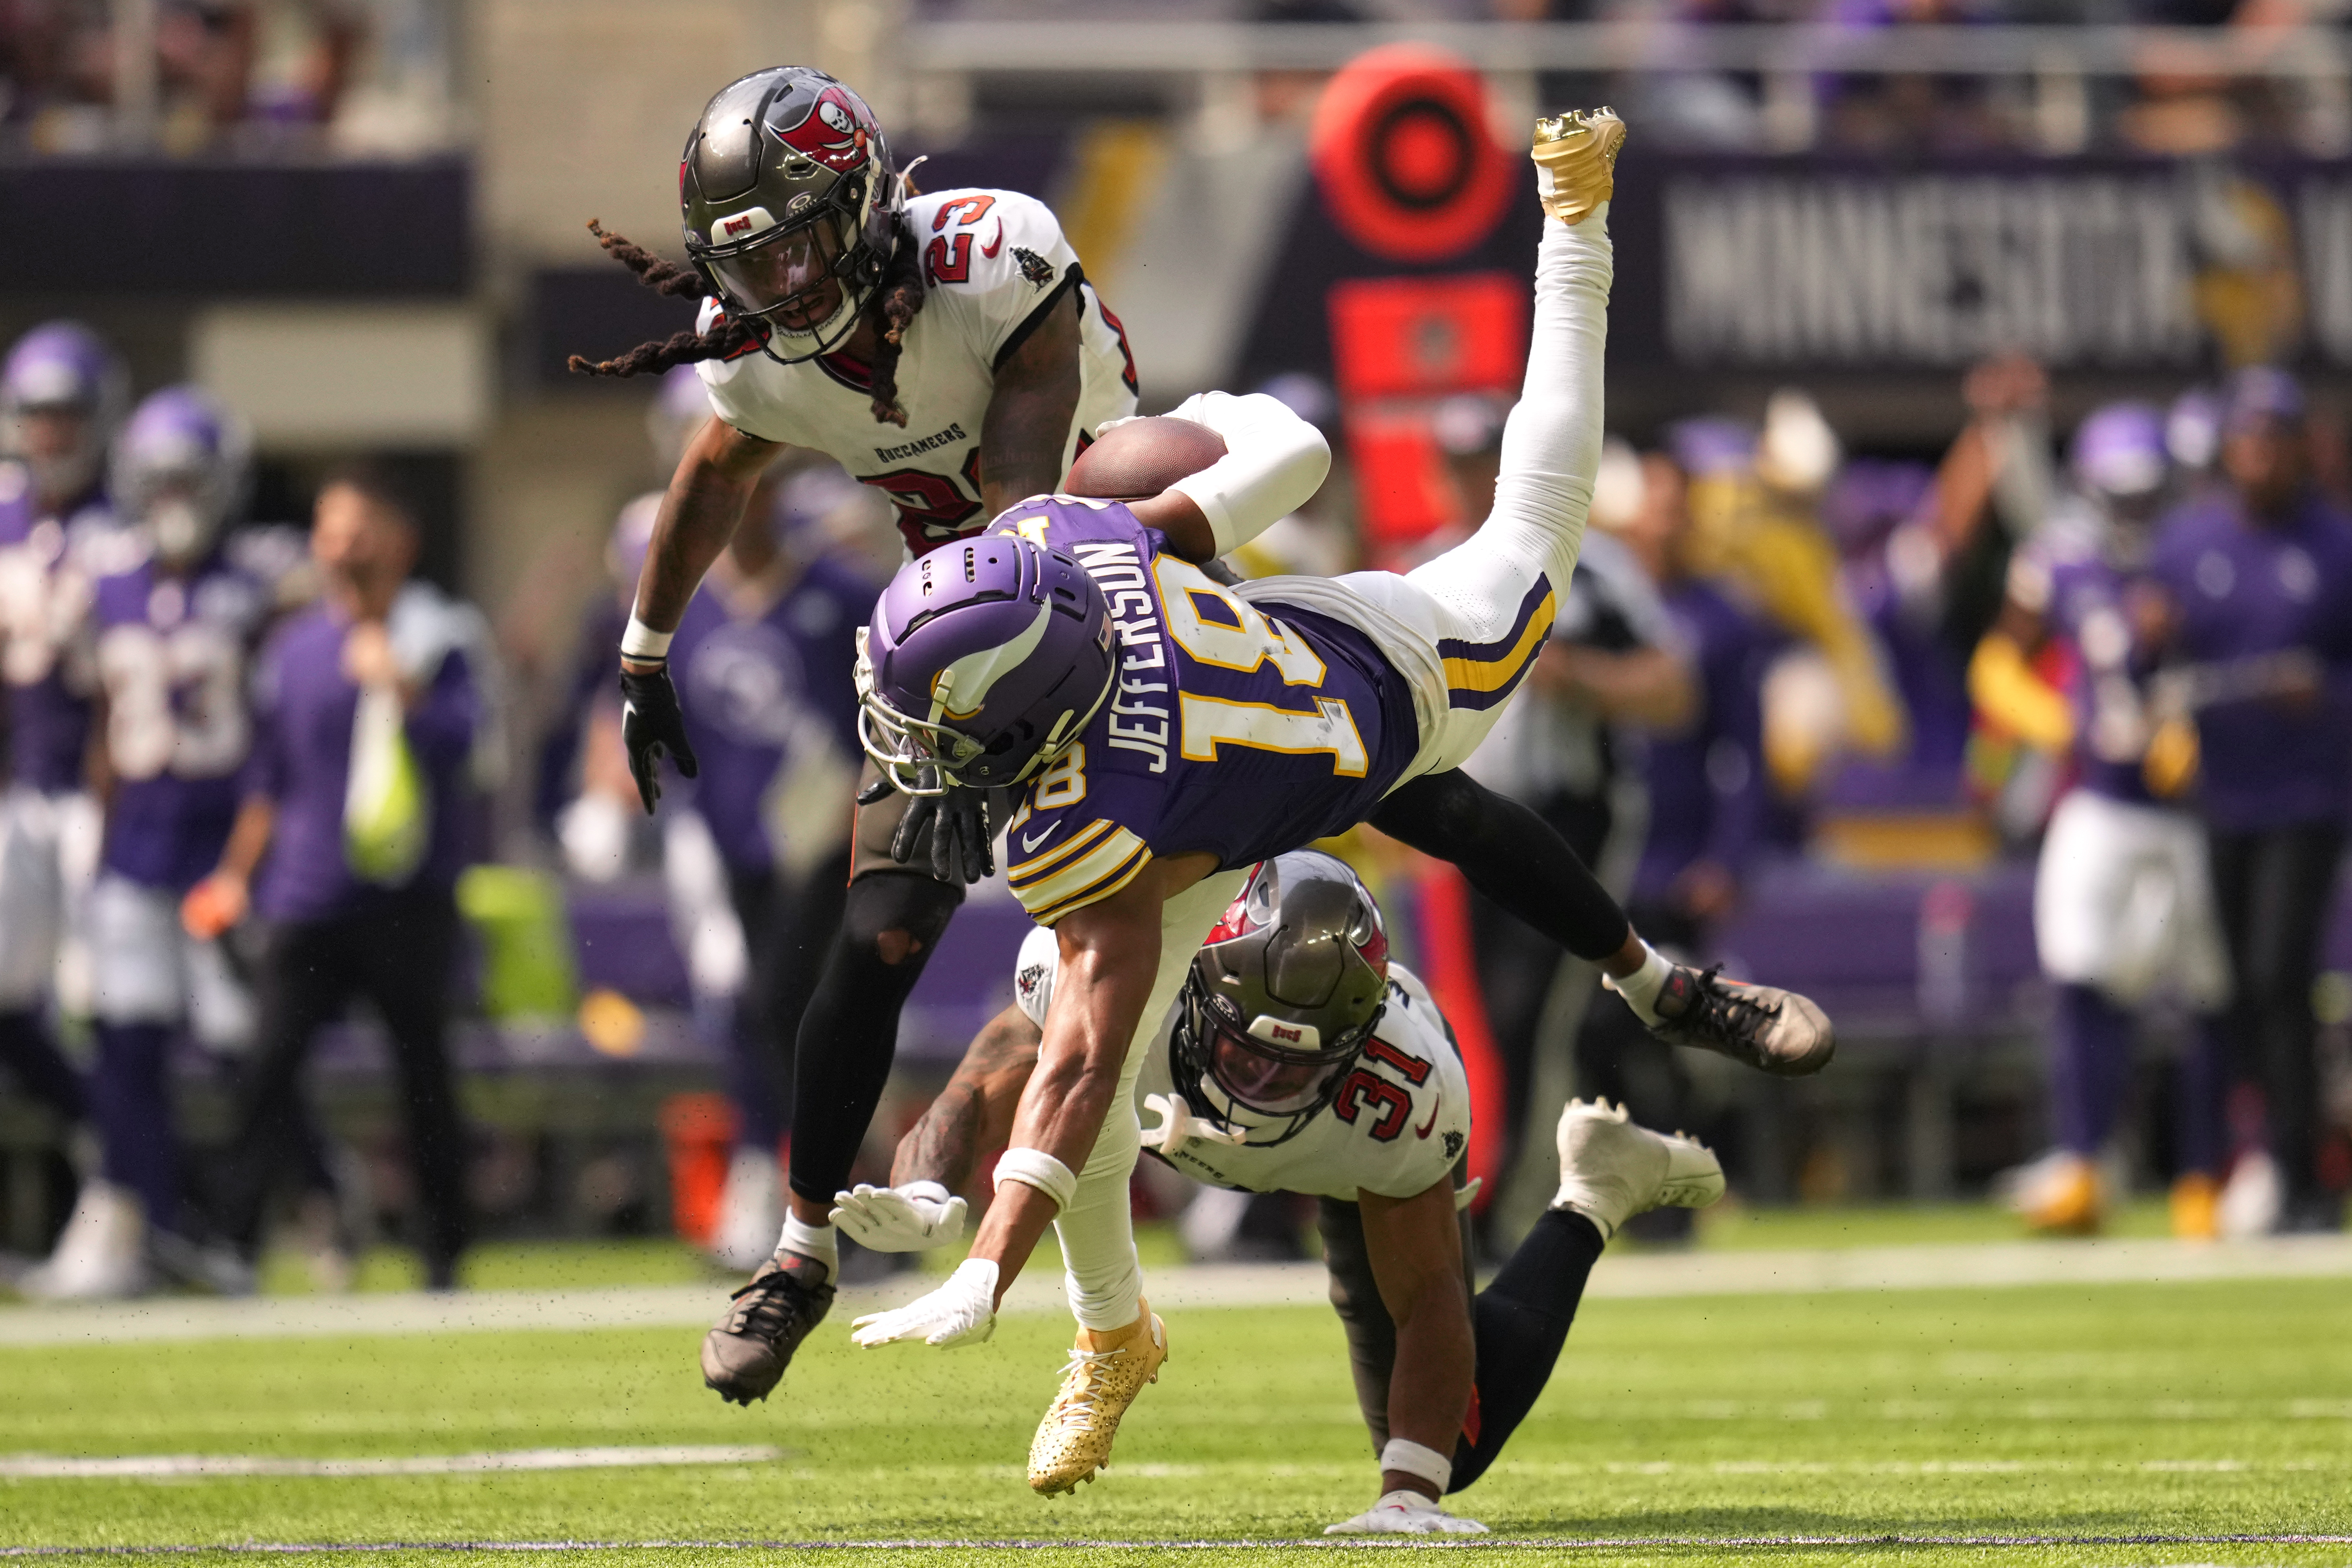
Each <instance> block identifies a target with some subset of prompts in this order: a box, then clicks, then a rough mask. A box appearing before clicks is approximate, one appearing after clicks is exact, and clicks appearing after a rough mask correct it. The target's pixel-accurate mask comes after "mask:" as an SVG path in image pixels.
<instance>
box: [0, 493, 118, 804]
mask: <svg viewBox="0 0 2352 1568" xmlns="http://www.w3.org/2000/svg"><path fill="white" fill-rule="evenodd" d="M115 531H116V529H115V525H114V519H113V515H112V514H111V513H110V512H109V511H108V510H106V508H105V507H104V505H103V504H101V503H100V502H97V501H94V500H93V501H89V502H87V503H85V504H83V505H81V506H79V507H78V508H76V509H75V510H73V511H72V513H71V514H70V515H69V516H68V517H64V518H58V517H54V516H47V515H44V514H43V513H42V512H41V511H40V510H39V508H38V505H37V502H36V500H35V499H34V495H33V487H32V483H31V481H30V479H28V478H27V477H26V473H25V470H24V468H22V467H20V466H19V465H17V464H15V463H5V464H0V678H5V680H6V682H7V695H6V699H5V710H6V723H7V749H6V750H7V761H8V777H9V779H10V780H11V782H13V783H16V784H26V785H29V786H31V787H32V788H34V789H37V790H42V791H46V792H48V793H51V794H56V793H59V792H62V791H67V790H76V789H79V788H81V787H82V765H83V759H84V757H85V755H86V753H87V751H88V748H89V720H90V709H91V705H90V700H89V694H88V692H87V691H86V690H83V689H79V682H78V681H77V680H75V679H74V677H75V676H76V675H77V674H78V673H79V672H78V671H77V670H75V668H73V661H72V660H71V659H69V658H68V657H67V656H68V650H69V648H70V647H72V645H73V643H74V641H75V639H76V638H78V637H80V636H82V635H83V632H84V630H85V627H86V625H87V621H86V617H87V616H88V613H89V573H88V572H87V571H85V570H84V569H83V564H82V561H81V556H82V554H83V551H82V550H81V549H80V546H82V545H83V544H85V543H86V542H89V541H90V540H92V539H94V538H97V537H99V536H100V535H107V534H111V533H114V532H115Z"/></svg>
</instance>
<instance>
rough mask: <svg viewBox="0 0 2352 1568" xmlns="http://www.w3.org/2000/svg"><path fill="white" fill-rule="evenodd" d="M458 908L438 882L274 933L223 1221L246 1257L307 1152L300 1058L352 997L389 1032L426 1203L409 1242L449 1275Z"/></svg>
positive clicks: (459, 1189) (455, 1176) (460, 1236)
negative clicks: (274, 1196)
mask: <svg viewBox="0 0 2352 1568" xmlns="http://www.w3.org/2000/svg"><path fill="white" fill-rule="evenodd" d="M456 952H457V906H456V904H455V902H454V901H453V900H451V898H450V895H449V893H448V892H447V891H446V889H434V890H407V891H402V892H399V893H394V894H389V895H386V896H385V897H384V898H383V900H382V901H381V902H380V903H376V904H373V905H371V906H370V907H368V908H367V909H366V910H362V912H359V913H355V914H350V915H342V916H339V917H336V918H334V919H331V920H323V921H291V922H289V923H287V924H285V925H281V926H279V927H278V928H277V929H276V930H274V931H271V932H270V933H269V938H268V946H267V951H266V953H265V956H264V958H263V961H262V963H261V964H260V968H259V974H258V981H259V984H258V987H257V988H258V991H259V994H260V995H259V1000H260V1004H261V1021H260V1027H259V1029H258V1031H257V1038H256V1042H255V1047H254V1052H253V1057H252V1059H251V1060H250V1062H249V1063H248V1064H247V1068H246V1071H245V1073H244V1074H243V1075H242V1077H241V1079H240V1080H239V1082H238V1086H237V1094H236V1123H235V1125H236V1134H235V1137H234V1140H233V1142H231V1143H230V1145H229V1149H228V1156H227V1158H228V1167H227V1172H226V1180H225V1181H224V1182H223V1184H222V1189H223V1198H222V1212H221V1215H220V1220H221V1224H222V1227H223V1229H225V1230H226V1232H227V1234H228V1237H229V1238H230V1239H231V1240H232V1241H234V1242H236V1244H237V1245H238V1246H239V1247H243V1248H244V1249H245V1251H246V1252H247V1255H248V1256H249V1255H251V1254H252V1253H253V1251H254V1250H255V1249H256V1248H257V1247H258V1246H259V1245H260V1241H261V1223H262V1215H263V1210H264V1208H265V1206H266V1205H267V1203H268V1196H269V1191H270V1187H271V1185H272V1184H274V1183H275V1182H276V1181H277V1179H278V1176H279V1175H280V1173H283V1172H286V1171H288V1170H289V1168H295V1167H298V1166H299V1164H300V1163H302V1162H303V1160H304V1142H305V1140H306V1138H307V1137H308V1136H309V1134H308V1131H307V1128H306V1121H307V1117H306V1113H305V1110H304V1106H303V1103H302V1064H303V1061H304V1059H305V1058H307V1057H308V1056H309V1054H310V1044H311V1042H312V1041H313V1040H315V1039H317V1038H318V1037H319V1031H320V1030H321V1029H323V1028H325V1027H326V1026H328V1025H330V1024H331V1023H333V1022H335V1021H336V1020H337V1019H339V1018H340V1017H341V1016H342V1015H343V1013H344V1011H345V1010H346V1009H347V1008H349V1007H350V1005H352V1002H353V1001H355V1000H359V999H361V998H364V999H366V1000H367V1001H368V1002H369V1003H371V1004H372V1005H373V1006H374V1008H375V1010H376V1012H377V1013H378V1014H379V1015H380V1016H382V1017H383V1024H384V1028H385V1031H386V1033H387V1034H389V1035H390V1036H391V1043H392V1058H393V1066H394V1068H395V1069H396V1071H397V1072H398V1075H399V1079H400V1089H401V1104H402V1109H403V1110H404V1113H405V1117H406V1121H407V1124H408V1156H409V1163H410V1166H411V1168H412V1171H413V1173H414V1178H415V1184H416V1197H417V1205H418V1207H419V1209H420V1210H421V1211H422V1214H421V1218H422V1220H423V1225H422V1227H421V1231H422V1234H421V1235H420V1237H419V1238H418V1243H419V1245H418V1250H420V1251H421V1252H422V1253H423V1254H424V1255H425V1271H426V1274H427V1276H428V1278H430V1279H432V1281H433V1282H434V1283H435V1284H436V1285H440V1284H447V1283H448V1282H449V1281H450V1278H451V1275H452V1273H453V1271H454V1269H455V1268H456V1265H457V1255H458V1254H459V1253H460V1252H461V1251H463V1250H464V1248H465V1245H466V1238H467V1216H466V1140H465V1128H464V1124H463V1122H462V1121H461V1119H460V1117H459V1115H458V1110H457V1083H456V1079H455V1078H454V1076H453V1075H452V1073H451V1070H450V1066H449V1045H448V1013H449V971H450V964H451V961H452V960H453V959H454V957H455V956H456Z"/></svg>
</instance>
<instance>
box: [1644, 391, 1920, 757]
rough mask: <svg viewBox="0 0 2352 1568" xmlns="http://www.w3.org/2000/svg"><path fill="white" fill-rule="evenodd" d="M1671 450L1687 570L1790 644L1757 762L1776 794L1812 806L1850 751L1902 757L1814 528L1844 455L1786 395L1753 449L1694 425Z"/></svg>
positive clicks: (1776, 665)
mask: <svg viewBox="0 0 2352 1568" xmlns="http://www.w3.org/2000/svg"><path fill="white" fill-rule="evenodd" d="M1669 446H1670V447H1671V448H1672V450H1673V454H1674V457H1675V460H1676V462H1677V464H1678V465H1679V466H1680V467H1681V468H1682V470H1683V471H1684V473H1685V474H1686V475H1687V476H1688V477H1689V486H1688V510H1689V514H1690V536H1689V538H1688V540H1687V542H1685V545H1684V555H1685V561H1686V563H1687V564H1688V566H1689V569H1690V570H1691V571H1692V572H1693V573H1694V574H1696V575H1700V576H1706V577H1717V578H1722V579H1724V580H1726V581H1727V582H1729V583H1731V584H1736V585H1737V586H1738V589H1739V590H1740V592H1741V593H1742V595H1744V596H1745V597H1746V598H1747V599H1748V601H1749V602H1750V603H1752V604H1754V605H1756V606H1757V607H1758V609H1759V611H1760V612H1761V613H1762V614H1763V616H1765V617H1766V618H1767V619H1768V620H1769V622H1770V623H1772V624H1773V625H1774V626H1777V627H1778V628H1779V629H1780V630H1781V631H1782V632H1785V633H1787V634H1788V635H1789V636H1790V637H1792V638H1794V639H1796V642H1797V643H1798V645H1799V646H1798V647H1794V648H1791V649H1790V650H1788V651H1787V652H1784V653H1782V654H1781V655H1780V657H1779V658H1776V659H1775V660H1774V662H1773V665H1772V668H1771V669H1770V671H1769V673H1768V674H1767V675H1766V677H1765V688H1764V757H1765V763H1766V766H1767V769H1768V770H1769V773H1770V775H1771V780H1772V783H1773V784H1774V785H1775V786H1776V787H1777V789H1778V790H1779V792H1780V795H1782V796H1784V797H1787V798H1790V799H1803V798H1805V797H1807V796H1809V795H1811V794H1812V793H1813V792H1814V791H1815V789H1816V788H1817V787H1818V786H1819V784H1821V782H1822V779H1823V778H1824V777H1825V776H1826V774H1827V773H1828V770H1829V767H1830V764H1831V763H1832V762H1833V761H1835V760H1836V759H1837V758H1839V757H1841V756H1843V755H1844V754H1846V753H1847V752H1859V753H1861V754H1862V755H1864V756H1867V757H1874V758H1891V757H1894V756H1896V755H1897V754H1899V753H1900V752H1901V751H1902V749H1903V746H1904V742H1905V739H1906V733H1907V729H1908V725H1907V722H1906V714H1905V712H1904V709H1903V703H1902V700H1901V699H1900V698H1899V697H1898V696H1897V695H1896V694H1895V689H1894V688H1893V685H1892V683H1891V682H1890V680H1889V679H1888V678H1887V672H1886V668H1885V656H1884V654H1883V653H1882V651H1881V650H1880V648H1879V647H1878V645H1877V642H1876V639H1874V637H1872V636H1871V633H1870V628H1869V627H1868V626H1865V625H1864V623H1863V620H1862V617H1861V616H1860V615H1859V614H1858V613H1857V612H1856V610H1855V606H1854V604H1853V598H1852V596H1851V595H1850V594H1849V593H1848V592H1847V590H1846V586H1845V584H1844V581H1843V574H1842V573H1841V571H1840V562H1839V558H1838V552H1837V548H1836V546H1835V545H1834V544H1833V543H1832V541H1831V538H1830V536H1829V534H1828V532H1827V531H1825V530H1824V529H1823V527H1822V499H1823V496H1824V494H1825V492H1826V490H1827V487H1828V485H1829V483H1830V481H1831V479H1832V478H1833V477H1834V476H1835V474H1836V472H1837V469H1838V466H1839V464H1840V462H1841V460H1842V458H1843V452H1842V451H1841V449H1840V446H1839V443H1838V439H1837V437H1836V435H1835V433H1834V432H1832V430H1831V429H1830V427H1829V425H1828V423H1827V422H1826V421H1825V420H1823V419H1822V415H1821V410H1820V409H1819V408H1818V407H1817V406H1815V405H1814V404H1813V401H1812V399H1811V398H1810V397H1807V396H1806V395H1804V394H1803V393H1801V392H1797V391H1794V390H1790V389H1784V390H1782V391H1780V392H1777V393H1775V394H1773V395H1772V398H1771V400H1770V402H1769V405H1767V409H1766V416H1765V423H1764V430H1763V433H1762V435H1761V437H1760V438H1759V437H1757V436H1755V435H1753V434H1751V433H1750V432H1749V430H1748V428H1746V427H1745V426H1740V425H1738V424H1737V423H1735V422H1733V421H1730V420H1725V419H1693V420H1686V421H1685V422H1684V423H1682V424H1680V425H1677V426H1675V427H1674V428H1673V430H1672V431H1671V432H1670V433H1669Z"/></svg>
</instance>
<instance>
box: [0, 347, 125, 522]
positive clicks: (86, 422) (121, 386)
mask: <svg viewBox="0 0 2352 1568" xmlns="http://www.w3.org/2000/svg"><path fill="white" fill-rule="evenodd" d="M130 396H131V382H130V376H129V374H127V373H126V372H125V371H124V370H123V368H122V362H121V360H119V359H117V358H116V357H115V355H114V351H113V350H112V349H110V348H108V347H107V346H106V342H105V341H104V340H103V339H101V338H100V336H99V335H98V334H97V333H96V332H93V331H90V330H89V328H88V327H85V326H83V325H82V324H81V323H80V322H79V321H49V322H47V323H45V324H44V325H41V326H37V327H35V328H34V329H33V330H32V331H29V332H26V334H25V335H24V336H23V337H21V338H18V339H17V340H16V347H14V348H12V349H10V350H9V351H8V360H7V363H6V364H5V366H0V416H5V422H6V445H7V449H8V452H9V455H10V456H12V457H15V458H18V459H20V460H21V461H22V462H23V463H24V465H25V466H26V468H27V469H29V470H30V471H31V473H32V476H33V488H34V489H36V490H37V491H39V492H40V495H41V497H42V498H43V499H44V500H47V502H49V503H50V504H52V505H62V504H64V503H65V502H67V501H69V500H73V499H74V498H75V497H77V496H79V494H81V492H82V491H83V490H85V489H89V486H90V483H91V481H92V480H94V479H97V478H98V469H99V465H100V463H101V462H102V461H103V460H104V459H105V457H106V444H107V442H108V440H109V439H110V437H112V436H113V434H114V426H115V424H116V422H117V421H119V420H121V417H122V410H123V406H124V405H125V404H127V403H128V402H129V401H130ZM45 415H47V416H56V415H65V416H71V418H70V419H69V420H68V421H63V422H44V421H42V419H41V416H45Z"/></svg>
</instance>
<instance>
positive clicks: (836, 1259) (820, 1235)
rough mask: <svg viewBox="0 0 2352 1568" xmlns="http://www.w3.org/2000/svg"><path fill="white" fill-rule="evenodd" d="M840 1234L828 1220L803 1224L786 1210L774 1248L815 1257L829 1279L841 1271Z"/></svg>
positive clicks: (799, 1218)
mask: <svg viewBox="0 0 2352 1568" xmlns="http://www.w3.org/2000/svg"><path fill="white" fill-rule="evenodd" d="M840 1236H841V1233H840V1232H838V1231H836V1230H835V1229H834V1228H833V1224H832V1222H831V1221H829V1220H828V1221H827V1222H826V1223H824V1225H804V1224H803V1223H802V1222H801V1216H800V1215H797V1214H794V1213H793V1212H791V1211H789V1210H787V1211H786V1212H785V1215H784V1234H783V1235H782V1237H779V1238H778V1239H777V1241H776V1250H777V1251H779V1252H797V1253H799V1254H800V1255H801V1256H802V1257H803V1258H815V1259H816V1260H817V1261H818V1262H819V1263H822V1264H824V1268H825V1276H826V1278H828V1279H830V1278H832V1277H833V1276H834V1275H835V1274H838V1273H840V1272H841V1240H840Z"/></svg>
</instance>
